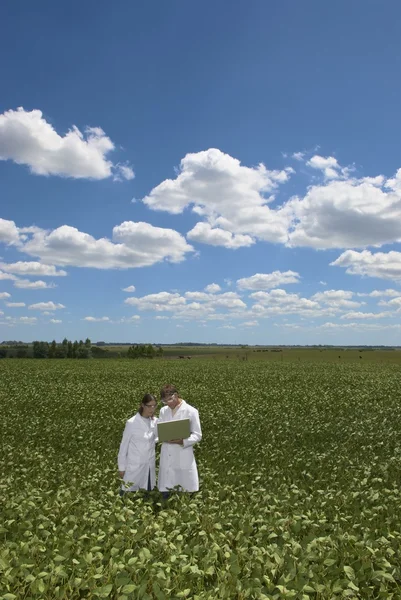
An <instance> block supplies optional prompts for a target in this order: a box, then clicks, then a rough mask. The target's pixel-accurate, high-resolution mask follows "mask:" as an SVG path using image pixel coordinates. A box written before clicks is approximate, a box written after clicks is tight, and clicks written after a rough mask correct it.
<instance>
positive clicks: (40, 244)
mask: <svg viewBox="0 0 401 600" xmlns="http://www.w3.org/2000/svg"><path fill="white" fill-rule="evenodd" d="M112 238H113V241H111V240H109V239H108V238H100V239H96V238H94V237H92V236H91V235H89V234H88V233H83V232H81V231H79V230H78V229H76V228H75V227H70V226H68V225H62V226H61V227H58V228H57V229H54V230H53V231H45V230H40V231H37V232H35V233H34V234H33V235H32V237H31V238H30V239H29V240H28V241H26V242H25V244H24V247H23V251H24V252H25V253H27V254H30V255H31V256H37V257H39V258H40V259H41V261H42V262H44V263H47V262H49V263H50V262H53V263H55V264H57V265H61V266H68V265H70V266H75V267H92V268H95V269H128V268H134V267H145V266H151V265H153V264H155V263H157V262H161V261H163V260H166V261H169V262H173V263H177V262H180V261H182V260H184V258H185V255H186V253H188V252H192V251H193V248H192V246H190V245H189V244H187V242H186V240H185V239H184V237H183V236H182V235H180V234H179V233H178V232H177V231H174V230H173V229H163V228H161V227H153V226H152V225H150V224H149V223H141V222H139V223H134V222H132V221H125V222H124V223H121V225H118V226H116V227H114V228H113V235H112Z"/></svg>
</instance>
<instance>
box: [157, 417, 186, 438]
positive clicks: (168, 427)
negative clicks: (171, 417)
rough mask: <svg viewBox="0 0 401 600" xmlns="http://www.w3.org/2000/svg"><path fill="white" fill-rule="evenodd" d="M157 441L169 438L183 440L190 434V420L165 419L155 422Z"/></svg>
mask: <svg viewBox="0 0 401 600" xmlns="http://www.w3.org/2000/svg"><path fill="white" fill-rule="evenodd" d="M157 434H158V437H159V442H170V441H171V440H184V439H186V438H189V436H190V435H191V428H190V420H189V419H181V420H179V421H166V422H164V423H163V422H162V423H158V424H157Z"/></svg>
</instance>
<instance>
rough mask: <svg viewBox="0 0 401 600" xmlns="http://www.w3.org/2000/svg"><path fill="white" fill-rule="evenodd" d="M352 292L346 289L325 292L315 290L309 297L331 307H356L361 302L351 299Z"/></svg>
mask: <svg viewBox="0 0 401 600" xmlns="http://www.w3.org/2000/svg"><path fill="white" fill-rule="evenodd" d="M353 296H354V292H351V291H347V290H327V291H325V292H317V293H316V294H314V295H313V296H312V297H311V299H312V300H315V301H316V302H321V303H323V304H328V305H330V306H331V307H333V308H357V307H359V306H361V304H363V302H357V301H355V300H352V298H353Z"/></svg>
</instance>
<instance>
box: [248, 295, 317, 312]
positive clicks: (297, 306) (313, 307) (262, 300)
mask: <svg viewBox="0 0 401 600" xmlns="http://www.w3.org/2000/svg"><path fill="white" fill-rule="evenodd" d="M250 298H251V299H252V300H254V301H255V302H256V304H254V305H253V307H252V310H253V312H254V313H256V314H259V315H260V316H263V315H269V314H271V315H272V314H276V315H277V314H292V313H299V314H308V315H309V316H312V315H314V314H320V312H321V307H320V305H319V303H318V302H316V301H313V300H310V299H308V298H302V297H300V296H299V294H288V293H287V292H286V291H285V290H282V289H275V290H272V291H271V292H254V293H252V294H250Z"/></svg>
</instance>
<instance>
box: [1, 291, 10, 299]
mask: <svg viewBox="0 0 401 600" xmlns="http://www.w3.org/2000/svg"><path fill="white" fill-rule="evenodd" d="M6 298H11V294H9V293H8V292H0V300H5V299H6Z"/></svg>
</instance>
